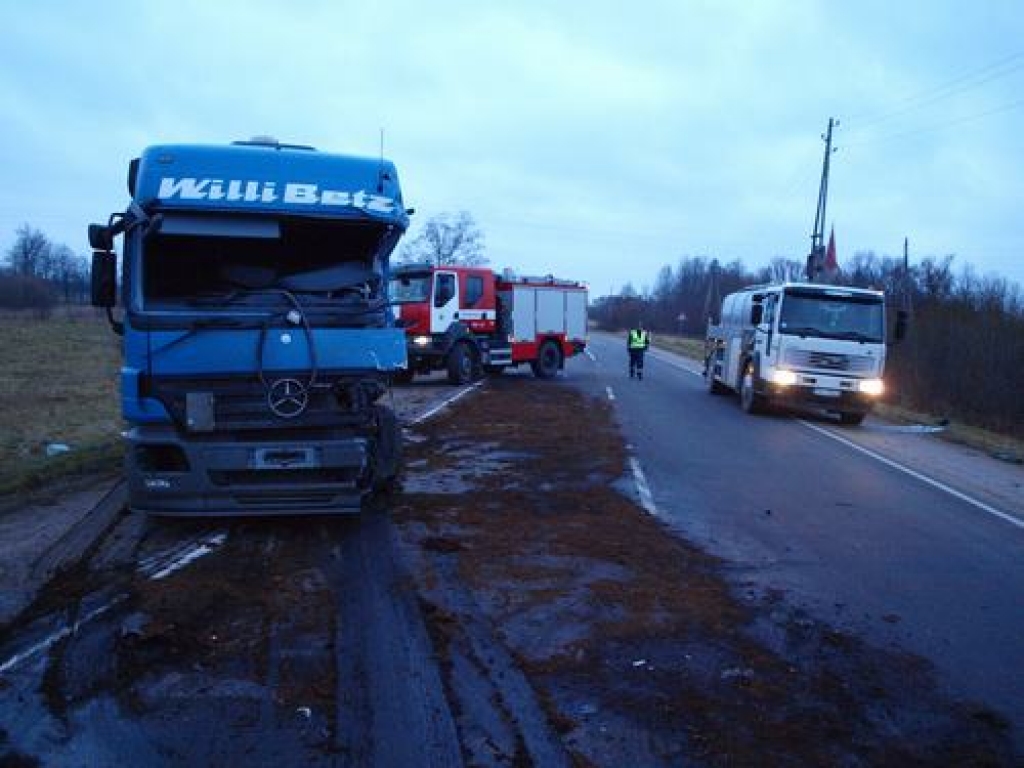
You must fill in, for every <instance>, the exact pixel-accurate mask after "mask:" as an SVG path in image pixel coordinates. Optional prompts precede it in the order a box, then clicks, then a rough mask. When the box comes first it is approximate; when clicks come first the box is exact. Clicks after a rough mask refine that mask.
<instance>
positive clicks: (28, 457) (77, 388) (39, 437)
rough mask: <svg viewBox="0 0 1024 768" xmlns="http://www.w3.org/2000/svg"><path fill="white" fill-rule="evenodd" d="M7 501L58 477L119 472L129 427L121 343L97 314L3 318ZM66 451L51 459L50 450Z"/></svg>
mask: <svg viewBox="0 0 1024 768" xmlns="http://www.w3.org/2000/svg"><path fill="white" fill-rule="evenodd" d="M2 322H3V326H4V333H3V344H2V345H0V496H4V495H8V494H11V493H14V492H18V491H24V490H29V489H32V488H35V487H40V486H43V485H46V484H48V482H49V481H50V480H52V479H53V478H55V477H59V476H66V475H69V474H72V475H73V474H76V473H78V472H83V471H88V472H95V471H98V470H102V469H105V468H106V469H116V467H117V462H118V455H119V450H120V432H121V430H122V429H123V427H122V423H121V418H120V410H119V409H120V405H119V402H118V369H119V367H120V365H121V353H120V349H119V341H120V339H119V338H118V337H117V336H115V335H114V334H113V333H112V332H111V330H110V327H109V325H108V324H107V321H106V319H105V318H103V317H102V316H100V315H98V314H97V313H94V312H93V311H92V310H87V309H82V308H78V309H75V310H59V311H58V312H56V313H54V315H53V317H51V318H50V319H48V320H39V319H36V318H34V317H30V316H28V315H18V314H7V315H5V316H3V317H2ZM54 444H63V445H66V446H68V447H69V448H70V450H69V451H67V452H66V453H61V454H59V455H56V456H52V457H49V456H47V446H50V445H54Z"/></svg>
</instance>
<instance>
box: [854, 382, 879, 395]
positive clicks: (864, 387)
mask: <svg viewBox="0 0 1024 768" xmlns="http://www.w3.org/2000/svg"><path fill="white" fill-rule="evenodd" d="M857 390H858V391H860V392H863V393H864V394H865V395H873V396H878V395H880V394H882V392H884V391H885V385H884V384H883V383H882V380H881V379H864V380H862V381H860V382H858V383H857Z"/></svg>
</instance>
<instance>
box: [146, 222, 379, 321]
mask: <svg viewBox="0 0 1024 768" xmlns="http://www.w3.org/2000/svg"><path fill="white" fill-rule="evenodd" d="M207 229H209V227H207ZM167 230H168V231H163V229H161V230H160V231H157V232H155V233H152V234H150V236H148V237H146V238H145V239H144V240H143V241H142V243H141V255H140V257H139V259H138V265H139V267H140V273H141V274H140V278H141V288H142V309H143V310H145V311H187V312H190V313H195V312H203V313H224V312H234V311H238V310H239V309H241V308H244V307H252V308H267V307H275V306H278V305H279V304H280V303H281V301H282V297H283V294H284V293H289V294H293V295H294V296H297V297H299V298H300V299H301V301H302V305H303V306H304V307H305V308H307V309H310V310H316V309H320V310H324V311H325V312H327V311H332V310H333V311H335V312H337V313H338V314H339V316H342V315H344V314H345V313H346V311H348V312H349V313H351V312H353V311H354V312H363V311H367V310H369V311H375V310H376V309H380V311H383V307H384V303H385V300H384V295H383V280H382V277H381V257H382V256H385V255H386V247H385V246H386V244H387V243H386V240H387V236H388V233H387V230H386V228H385V227H383V226H380V225H375V224H373V225H367V224H352V223H344V224H341V223H337V222H324V221H319V220H316V221H311V220H284V221H281V222H280V228H279V229H277V228H274V229H272V230H271V232H272V233H274V234H275V236H266V235H260V234H254V235H252V236H250V235H247V234H246V233H245V231H244V229H243V230H242V231H239V230H237V229H236V230H235V231H233V232H230V233H229V232H228V231H227V230H225V232H224V233H220V232H216V231H214V232H212V233H211V232H209V231H203V233H201V234H199V233H197V231H196V230H193V231H192V232H182V231H181V229H180V228H178V229H175V228H173V227H167ZM359 324H363V323H362V322H360V323H359Z"/></svg>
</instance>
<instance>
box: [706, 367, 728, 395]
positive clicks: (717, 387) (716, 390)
mask: <svg viewBox="0 0 1024 768" xmlns="http://www.w3.org/2000/svg"><path fill="white" fill-rule="evenodd" d="M704 365H705V367H704V385H705V386H706V387H707V390H708V393H709V394H712V395H724V394H725V393H726V392H728V391H729V388H728V387H726V386H725V385H724V384H723V383H722V382H720V381H719V380H718V379H716V378H715V373H714V371H715V364H714V362H713V361H712V360H711V359H710V358H709V359H708V360H707V361H706V362H705V364H704Z"/></svg>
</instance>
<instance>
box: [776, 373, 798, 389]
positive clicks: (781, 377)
mask: <svg viewBox="0 0 1024 768" xmlns="http://www.w3.org/2000/svg"><path fill="white" fill-rule="evenodd" d="M772 382H773V383H774V384H778V385H779V386H782V387H790V386H792V385H793V384H796V373H795V372H794V371H789V370H786V369H785V368H776V369H775V371H774V372H773V373H772Z"/></svg>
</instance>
